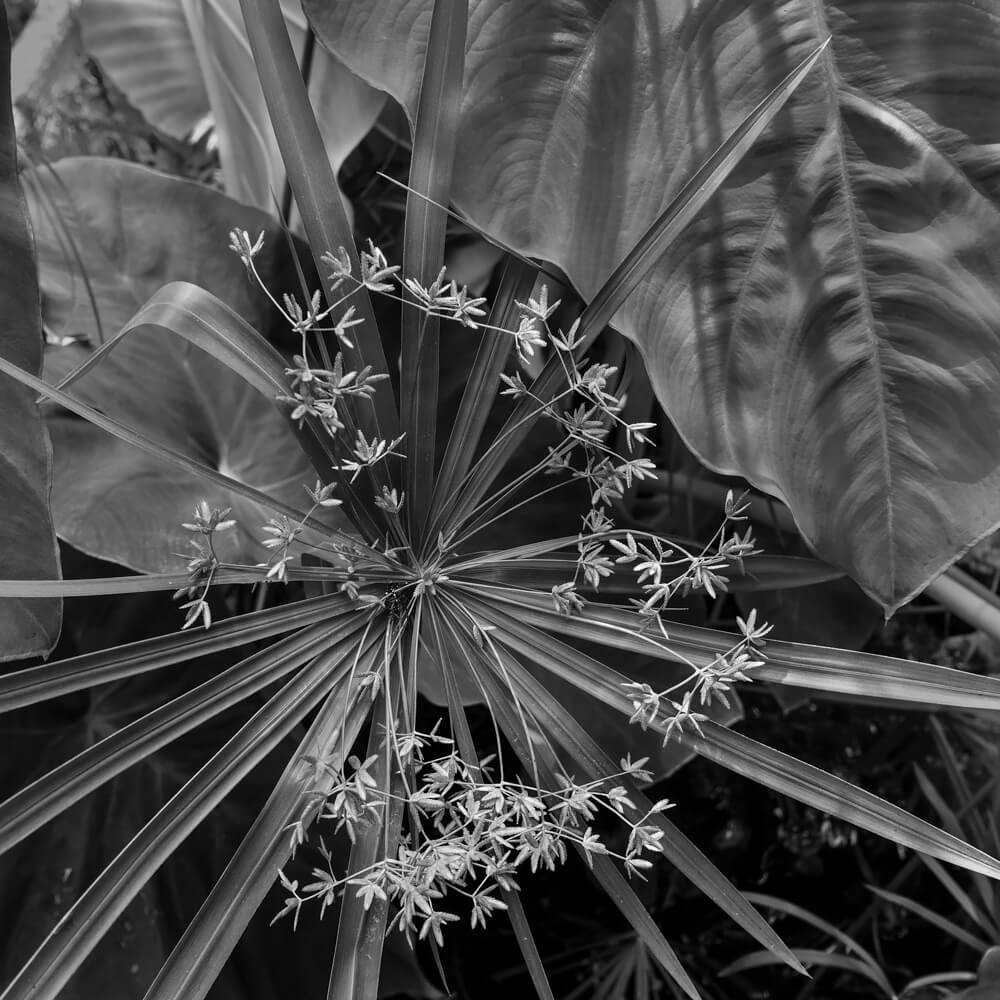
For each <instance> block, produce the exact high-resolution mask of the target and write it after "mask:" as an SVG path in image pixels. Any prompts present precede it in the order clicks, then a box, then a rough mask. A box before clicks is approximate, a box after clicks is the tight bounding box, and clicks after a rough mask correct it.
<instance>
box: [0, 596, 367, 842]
mask: <svg viewBox="0 0 1000 1000" xmlns="http://www.w3.org/2000/svg"><path fill="white" fill-rule="evenodd" d="M362 624H363V623H362V622H359V621H358V620H357V615H351V616H350V617H349V618H348V620H347V621H346V622H345V623H342V624H341V625H339V626H331V625H329V624H327V623H326V622H321V623H320V624H318V625H312V626H309V627H308V628H305V629H303V630H302V631H301V632H300V633H298V634H297V635H294V636H291V637H289V638H287V639H283V640H281V641H279V642H277V643H275V644H274V645H273V646H270V647H268V648H267V649H264V650H262V651H261V652H259V653H255V654H253V655H252V656H249V657H247V658H246V659H245V660H242V661H240V662H239V663H237V664H235V665H233V666H232V667H229V668H228V669H227V670H224V671H222V672H221V673H219V674H217V675H216V676H215V677H213V678H211V679H210V680H207V681H205V682H204V683H202V684H199V685H198V686H197V687H195V688H192V689H191V690H190V691H187V692H185V693H184V694H182V695H180V696H179V697H177V698H174V699H173V701H170V702H168V703H167V704H166V705H163V706H161V707H160V708H157V709H154V710H153V711H152V712H149V713H147V714H146V715H144V716H142V717H141V718H138V719H136V720H135V721H134V722H132V723H130V724H129V725H127V726H124V727H122V728H121V729H119V730H117V731H115V732H113V733H111V735H109V736H106V737H105V738H104V739H102V740H100V741H99V742H97V743H94V744H93V745H92V746H89V747H88V748H87V749H86V750H83V751H82V752H80V753H78V754H77V755H76V756H75V757H73V758H71V759H70V760H68V761H66V762H65V763H64V764H61V765H60V766H59V767H56V768H54V769H53V770H51V771H49V773H48V774H46V775H43V776H42V777H41V778H38V779H37V780H36V781H33V782H32V783H31V784H30V785H28V786H27V787H26V788H23V789H22V790H21V791H19V792H17V793H16V794H14V795H12V796H11V797H10V798H9V799H7V800H6V801H5V802H4V803H3V804H0V851H6V850H9V849H10V848H11V847H12V846H13V845H14V844H16V843H17V842H18V841H20V840H22V839H23V838H24V837H26V836H28V834H30V833H32V832H33V831H34V830H37V829H38V828H39V827H40V826H42V825H43V824H44V823H46V822H48V820H50V819H52V817H53V816H57V815H59V813H61V812H63V811H64V810H66V809H68V808H69V807H70V806H71V805H72V804H73V803H74V802H77V801H78V800H79V799H81V798H83V796H84V795H87V794H89V793H90V792H92V791H93V790H94V789H95V788H99V787H100V786H101V785H102V784H104V783H106V782H108V781H110V780H111V779H112V778H113V777H114V776H115V775H116V774H120V773H121V772H122V771H123V770H125V768H127V767H130V766H131V765H132V764H134V763H136V761H139V760H142V759H144V758H145V757H148V756H149V755H150V754H153V753H155V752H156V751H157V750H159V749H160V748H161V747H163V746H166V744H168V743H170V742H172V741H173V740H175V739H177V738H178V737H179V736H182V735H183V734H184V733H186V732H190V731H191V730H192V729H194V728H195V727H197V726H199V725H200V724H201V723H203V722H205V721H206V720H207V719H210V718H212V717H213V716H215V715H218V714H219V713H220V712H223V711H225V710H226V709H227V708H229V707H231V706H232V705H235V704H237V703H238V702H240V701H242V700H243V699H244V698H247V697H249V696H250V695H252V694H254V693H256V692H257V691H261V690H263V689H264V688H266V687H267V686H268V685H270V684H272V683H274V681H276V680H279V679H280V678H282V677H284V676H285V675H286V674H288V673H289V672H290V671H292V670H295V669H296V668H297V667H299V666H301V665H302V664H303V663H305V662H306V660H308V659H310V658H312V657H313V656H316V655H317V654H318V653H320V652H321V651H322V650H323V648H324V647H325V646H326V645H328V644H329V643H330V642H336V641H339V640H341V639H342V638H344V637H345V636H348V635H350V634H352V633H353V632H357V631H359V630H360V629H361V628H362Z"/></svg>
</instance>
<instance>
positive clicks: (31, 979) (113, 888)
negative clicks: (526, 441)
mask: <svg viewBox="0 0 1000 1000" xmlns="http://www.w3.org/2000/svg"><path fill="white" fill-rule="evenodd" d="M352 641H354V640H353V638H347V639H345V640H343V641H342V642H341V643H339V644H335V645H334V646H332V647H331V648H330V650H329V651H328V652H327V653H325V654H324V655H323V656H320V657H318V658H317V659H316V660H315V661H314V662H313V664H312V665H311V666H310V667H309V668H308V669H307V670H304V671H302V672H301V673H300V674H299V675H298V676H297V677H296V678H294V679H293V680H292V681H290V682H289V683H288V684H287V685H285V687H284V688H282V689H281V691H280V692H278V694H277V695H275V696H274V697H273V698H272V699H271V700H270V701H268V703H267V704H266V705H265V706H264V707H263V708H261V709H260V711H258V712H257V713H256V715H254V716H253V718H252V719H250V721H249V722H247V723H246V725H244V726H243V727H242V728H241V729H240V730H239V732H238V733H236V735H235V736H233V737H232V739H230V740H229V741H228V742H227V743H226V745H225V746H224V747H223V748H222V749H221V750H220V751H219V752H218V753H217V754H216V755H215V756H214V757H213V758H212V759H211V760H210V761H209V762H208V763H207V764H206V765H205V766H204V767H202V768H201V770H199V771H198V773H197V774H196V775H195V776H194V777H193V778H191V780H190V781H188V782H187V783H186V784H185V785H184V786H183V787H182V788H181V789H180V791H178V792H177V794H176V795H174V796H173V798H171V799H170V801H169V802H167V804H166V805H164V806H163V808H162V809H160V811H159V812H158V813H157V814H156V815H155V816H154V817H153V818H152V819H151V820H150V821H149V822H148V823H147V824H146V825H145V826H144V827H143V828H142V830H140V831H139V833H138V834H136V836H135V837H134V838H133V839H132V840H131V841H130V842H129V844H128V845H127V846H126V847H125V848H124V850H122V852H121V853H120V854H119V855H118V856H117V857H116V858H115V859H114V860H113V861H112V862H111V864H110V865H108V867H107V868H106V869H105V870H104V871H103V872H102V873H101V874H100V875H99V876H98V878H97V879H96V880H95V882H94V883H93V884H92V885H91V886H90V888H89V889H88V890H87V891H86V892H85V893H84V894H83V896H81V897H80V899H78V900H77V902H76V903H75V904H74V905H73V906H72V907H71V908H70V910H69V911H68V912H67V913H66V915H65V916H64V917H63V918H62V920H60V921H59V923H58V924H57V925H56V927H55V929H54V930H53V931H52V933H51V934H50V935H49V936H48V937H47V938H46V939H45V941H44V942H43V943H42V945H41V947H39V949H38V950H37V951H36V952H35V954H34V955H33V956H32V957H31V959H30V960H29V961H28V963H27V964H26V965H25V966H24V967H23V968H22V969H21V971H20V972H19V973H18V975H17V977H16V978H15V979H14V981H13V982H12V983H11V984H10V986H9V987H8V988H7V990H6V991H5V992H4V994H3V1000H55V998H56V997H57V996H58V995H59V993H60V991H61V990H62V988H63V986H65V984H66V982H67V981H68V980H69V978H70V977H71V976H72V974H73V973H74V971H75V970H76V969H77V968H78V967H79V966H80V964H81V963H82V962H83V961H84V960H85V959H86V957H87V956H88V955H89V954H90V952H91V951H92V950H93V949H94V947H95V946H96V945H97V943H98V942H99V941H100V939H101V938H102V937H103V936H104V935H105V934H106V933H107V932H108V930H109V929H110V928H111V926H112V925H113V924H114V922H115V920H116V919H117V918H118V917H119V916H120V915H121V913H122V912H123V911H124V909H125V907H126V906H127V905H128V904H129V902H131V900H132V899H134V898H135V896H136V895H137V894H138V893H139V891H140V890H141V889H142V887H143V886H144V885H145V884H146V883H147V882H148V881H149V879H150V878H151V877H152V876H153V874H154V873H155V872H156V871H157V869H158V868H159V867H160V866H161V865H162V864H163V863H164V862H165V861H166V860H167V859H168V858H169V857H170V856H171V854H173V852H174V851H175V850H176V849H177V847H178V846H179V845H180V843H181V842H182V841H183V840H184V839H185V838H186V837H187V836H188V835H189V834H190V833H191V831H192V830H193V829H194V828H195V827H196V826H197V825H198V824H199V823H200V822H201V821H202V820H203V819H204V818H205V817H206V816H207V815H208V814H209V813H210V812H211V811H212V810H213V809H214V808H215V807H216V806H217V805H218V804H219V802H221V801H222V799H223V798H225V796H226V795H228V794H229V792H230V791H232V789H233V788H234V787H235V786H236V784H237V783H238V782H239V781H240V780H242V778H244V777H245V776H246V775H247V774H248V773H249V772H250V771H251V770H252V769H253V768H254V767H255V766H256V765H257V764H258V763H259V762H260V761H261V760H263V758H264V757H265V756H266V755H267V754H268V753H269V752H270V751H271V750H273V749H274V748H275V747H276V746H277V745H278V743H279V742H280V741H281V740H282V739H284V738H285V737H286V736H287V735H288V734H289V733H290V732H291V731H292V730H293V729H294V727H295V726H296V725H298V723H299V721H300V720H301V719H302V717H303V716H304V715H305V714H306V713H307V712H308V711H309V710H310V709H311V708H312V707H314V706H315V705H316V703H317V702H318V701H319V700H320V698H321V697H322V696H323V694H324V692H325V691H327V690H329V688H330V684H331V673H330V670H331V667H333V666H335V665H336V664H337V662H338V660H340V659H341V658H342V657H343V656H344V654H345V652H347V650H348V648H349V645H350V643H351V642H352ZM335 676H336V675H334V677H335ZM273 877H274V876H273V872H272V873H271V878H272V879H273ZM175 995H176V996H180V995H181V994H175ZM184 995H185V996H187V994H184Z"/></svg>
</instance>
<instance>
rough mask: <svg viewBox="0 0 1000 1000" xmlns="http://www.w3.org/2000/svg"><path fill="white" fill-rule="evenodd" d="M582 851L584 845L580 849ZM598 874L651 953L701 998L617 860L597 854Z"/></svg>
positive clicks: (686, 989) (595, 867)
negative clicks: (615, 861) (615, 862)
mask: <svg viewBox="0 0 1000 1000" xmlns="http://www.w3.org/2000/svg"><path fill="white" fill-rule="evenodd" d="M578 849H579V850H580V852H581V853H582V848H578ZM591 860H592V862H593V864H592V868H593V872H594V877H595V878H596V879H597V881H598V883H599V884H600V886H601V888H602V889H603V890H604V891H605V892H606V893H607V894H608V895H609V896H610V897H611V899H612V901H613V902H614V903H615V905H616V906H617V907H618V909H619V910H621V913H622V916H623V917H625V919H626V920H627V921H628V922H629V923H630V924H631V925H632V927H633V928H635V931H636V933H637V934H638V935H639V937H640V938H641V939H642V942H643V944H644V945H645V946H646V947H647V948H648V949H649V952H650V954H651V955H652V956H653V958H655V959H656V961H657V962H659V963H660V965H661V966H662V968H663V970H664V971H665V972H666V973H667V974H668V975H669V976H670V977H671V978H672V979H673V980H674V982H675V983H677V985H678V986H680V988H681V989H682V990H683V991H684V993H685V995H686V996H689V997H691V1000H701V994H700V993H699V992H698V987H697V986H695V984H694V982H693V981H692V979H691V977H690V976H689V975H688V973H687V970H686V969H685V968H684V966H683V965H681V961H680V959H679V958H678V957H677V953H676V952H675V951H674V949H673V948H671V947H670V945H669V944H668V943H667V939H666V938H665V937H664V936H663V933H662V932H661V931H660V928H659V927H658V926H657V925H656V921H655V920H653V918H652V917H651V916H650V915H649V912H648V911H647V909H646V907H645V906H643V905H642V900H640V899H639V897H638V896H637V895H636V894H635V892H634V891H633V890H632V887H631V886H630V885H629V884H628V882H626V881H625V876H624V875H622V873H621V872H620V871H619V870H618V868H617V867H616V866H615V864H614V862H613V861H612V860H611V859H610V858H609V857H606V856H604V855H600V854H596V855H594V856H593V858H592V859H591Z"/></svg>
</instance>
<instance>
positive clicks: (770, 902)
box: [747, 892, 878, 968]
mask: <svg viewBox="0 0 1000 1000" xmlns="http://www.w3.org/2000/svg"><path fill="white" fill-rule="evenodd" d="M747 899H749V900H750V901H751V902H752V903H755V904H756V905H757V906H764V907H768V908H770V909H772V910H777V911H778V912H779V913H784V914H786V915H788V916H790V917H795V918H796V919H798V920H801V921H803V922H804V923H807V924H809V925H810V926H812V927H815V928H816V929H817V930H819V931H822V932H823V933H824V934H828V935H829V936H830V937H832V938H834V939H835V940H837V941H839V942H840V943H841V944H842V945H843V946H844V947H845V948H846V949H847V950H848V951H852V952H854V953H855V954H856V955H857V956H858V957H859V958H860V959H861V960H862V961H865V962H868V963H869V964H871V965H872V966H873V967H875V968H878V963H877V962H876V961H875V958H874V956H873V955H872V954H871V952H870V951H868V950H867V949H866V948H863V947H862V946H861V945H860V944H858V942H857V941H855V940H854V938H852V937H851V936H850V935H849V934H845V933H844V932H843V931H842V930H840V929H839V928H838V927H834V925H833V924H831V923H830V922H829V921H827V920H824V919H823V918H822V917H819V916H817V915H816V914H815V913H812V912H811V911H809V910H807V909H806V908H805V907H804V906H797V905H796V904H795V903H792V902H789V901H788V900H787V899H781V898H780V897H778V896H770V895H768V894H767V893H763V892H748V893H747Z"/></svg>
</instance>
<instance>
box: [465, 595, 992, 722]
mask: <svg viewBox="0 0 1000 1000" xmlns="http://www.w3.org/2000/svg"><path fill="white" fill-rule="evenodd" d="M459 586H461V588H462V590H463V591H465V592H466V593H469V594H473V593H474V594H479V595H481V596H483V597H487V598H488V600H489V601H490V602H491V603H493V604H495V605H498V606H506V607H508V608H509V609H510V613H511V614H513V615H516V616H517V618H519V619H520V620H521V621H523V622H526V623H529V624H532V625H536V626H538V627H539V628H543V629H546V630H548V631H551V632H556V633H559V634H561V635H565V636H568V637H570V638H573V639H581V640H584V641H588V642H596V643H600V644H601V645H604V646H610V647H612V648H614V649H618V650H626V651H629V652H635V653H645V654H648V655H649V656H656V657H659V658H661V659H665V660H672V661H674V662H680V663H690V664H694V665H696V666H707V665H708V664H710V663H712V662H713V661H714V660H715V658H716V657H717V656H719V655H721V654H724V653H726V652H727V651H728V650H730V649H731V648H732V647H733V644H734V641H735V636H733V635H732V634H730V633H728V632H719V631H715V630H713V629H704V628H698V627H695V626H692V625H682V624H680V623H678V622H670V623H668V628H669V635H670V640H669V642H667V641H664V640H662V638H660V637H656V636H653V635H652V634H648V635H640V634H639V633H638V632H637V628H636V618H635V615H634V614H633V613H632V612H629V611H625V610H622V609H618V608H613V607H607V606H604V605H600V604H596V603H591V604H589V605H588V606H587V607H586V609H585V610H584V611H583V613H581V614H579V615H573V616H572V617H569V616H566V615H561V614H559V613H558V612H557V611H556V610H555V609H554V608H553V607H552V604H551V601H550V599H549V597H548V595H546V594H538V593H535V592H532V591H528V590H515V589H514V588H512V587H492V586H488V585H486V584H471V583H462V584H460V585H459ZM765 653H766V656H767V662H766V663H765V664H764V665H763V666H761V667H755V668H754V671H753V677H754V678H755V679H759V680H766V681H770V682H772V683H775V684H784V685H788V686H790V687H804V688H808V689H810V690H813V691H829V692H836V693H840V694H846V695H858V696H862V697H868V698H880V699H886V700H892V701H899V702H903V703H906V704H912V705H915V704H922V705H927V706H930V707H933V708H941V707H942V706H950V707H954V708H971V709H978V710H980V711H996V710H998V709H1000V680H997V679H996V678H993V677H983V676H979V675H977V674H970V673H968V672H967V671H964V670H956V669H954V668H951V667H942V666H937V665H935V664H930V663H920V662H917V661H914V660H901V659H897V658H896V657H892V656H881V655H876V654H873V653H859V652H853V651H849V650H840V649H830V648H826V647H824V646H809V645H805V644H802V643H795V642H782V641H780V640H769V641H768V643H767V646H766V648H765Z"/></svg>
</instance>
